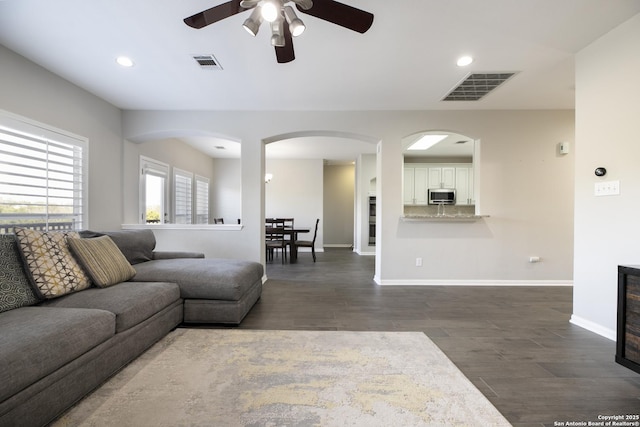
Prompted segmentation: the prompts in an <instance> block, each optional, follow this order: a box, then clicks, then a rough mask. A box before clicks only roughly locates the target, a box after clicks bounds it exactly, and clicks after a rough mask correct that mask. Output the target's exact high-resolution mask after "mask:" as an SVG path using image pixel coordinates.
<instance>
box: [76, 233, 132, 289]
mask: <svg viewBox="0 0 640 427" xmlns="http://www.w3.org/2000/svg"><path fill="white" fill-rule="evenodd" d="M67 242H68V243H69V246H70V247H71V251H72V252H73V254H74V255H75V256H76V258H78V261H80V264H82V266H83V267H84V269H85V270H86V271H87V273H89V276H91V280H93V283H94V284H95V285H96V286H99V287H101V288H106V287H107V286H111V285H115V284H116V283H120V282H126V281H127V280H129V279H131V278H132V277H133V276H135V274H136V270H135V269H134V268H133V267H132V266H131V264H129V261H127V259H126V258H125V257H124V255H123V254H122V252H121V251H120V249H118V247H117V246H116V244H115V243H114V242H113V240H111V238H110V237H109V236H100V237H95V238H93V239H76V238H71V237H70V238H69V239H67Z"/></svg>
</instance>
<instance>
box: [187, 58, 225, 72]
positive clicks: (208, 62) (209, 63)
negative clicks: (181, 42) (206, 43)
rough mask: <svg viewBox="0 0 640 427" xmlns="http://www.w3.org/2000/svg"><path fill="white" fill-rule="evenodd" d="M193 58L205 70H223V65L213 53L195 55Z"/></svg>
mask: <svg viewBox="0 0 640 427" xmlns="http://www.w3.org/2000/svg"><path fill="white" fill-rule="evenodd" d="M193 59H195V60H196V62H197V63H198V64H199V65H200V68H202V69H203V70H222V66H221V65H220V63H219V62H218V60H217V59H216V58H215V57H214V56H213V55H193Z"/></svg>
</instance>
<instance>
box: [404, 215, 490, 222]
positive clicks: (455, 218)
mask: <svg viewBox="0 0 640 427" xmlns="http://www.w3.org/2000/svg"><path fill="white" fill-rule="evenodd" d="M488 217H489V215H476V214H444V215H442V214H441V215H437V214H409V215H403V216H402V217H401V219H402V220H403V221H408V222H474V221H478V220H480V219H482V218H488Z"/></svg>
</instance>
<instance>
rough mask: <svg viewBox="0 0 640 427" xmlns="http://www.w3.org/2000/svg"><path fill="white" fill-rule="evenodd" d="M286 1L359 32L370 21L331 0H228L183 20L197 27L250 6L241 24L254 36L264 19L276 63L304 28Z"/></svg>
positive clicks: (290, 56)
mask: <svg viewBox="0 0 640 427" xmlns="http://www.w3.org/2000/svg"><path fill="white" fill-rule="evenodd" d="M289 2H292V3H294V4H295V6H296V8H297V9H298V10H299V11H300V12H302V13H306V14H307V15H311V16H315V17H316V18H320V19H324V20H325V21H328V22H331V23H334V24H336V25H340V26H341V27H344V28H348V29H350V30H353V31H357V32H359V33H364V32H366V31H367V30H368V29H369V28H370V27H371V25H372V24H373V14H371V13H369V12H365V11H364V10H360V9H357V8H355V7H352V6H348V5H346V4H343V3H339V2H337V1H334V0H230V1H227V2H226V3H222V4H220V5H218V6H214V7H212V8H210V9H207V10H203V11H202V12H199V13H196V14H195V15H193V16H189V17H188V18H185V19H184V22H185V24H187V25H188V26H190V27H193V28H196V29H200V28H204V27H206V26H207V25H211V24H213V23H216V22H218V21H221V20H223V19H225V18H228V17H230V16H233V15H236V14H238V13H241V12H244V11H246V10H249V9H253V12H252V13H251V15H250V16H249V18H247V19H246V20H245V21H244V24H243V27H244V28H245V29H246V30H247V31H248V32H249V33H250V34H251V35H253V36H255V35H256V34H258V30H259V28H260V24H261V23H262V22H263V21H267V22H269V23H270V25H271V44H272V45H273V46H274V47H275V50H276V59H277V61H278V63H281V64H282V63H286V62H291V61H293V60H294V59H295V54H294V52H293V39H292V37H296V36H298V35H300V34H302V32H303V31H304V29H305V25H304V23H303V22H302V21H301V20H300V19H299V18H298V17H297V16H296V13H295V11H294V9H293V7H291V6H290V5H286V3H289ZM285 22H286V23H287V25H285Z"/></svg>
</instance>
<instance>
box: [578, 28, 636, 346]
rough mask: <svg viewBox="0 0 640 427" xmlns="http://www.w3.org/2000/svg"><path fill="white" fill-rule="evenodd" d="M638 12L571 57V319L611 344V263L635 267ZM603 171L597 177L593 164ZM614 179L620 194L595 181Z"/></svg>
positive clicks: (613, 326)
mask: <svg viewBox="0 0 640 427" xmlns="http://www.w3.org/2000/svg"><path fill="white" fill-rule="evenodd" d="M638 52H640V15H636V16H635V17H634V18H632V19H631V20H629V21H627V22H626V23H625V24H623V25H621V26H619V27H618V28H616V29H614V30H613V31H611V32H610V33H608V34H607V35H605V36H604V37H602V38H601V39H600V40H598V41H596V42H595V43H593V44H592V45H590V46H589V47H587V48H585V49H584V50H582V51H581V52H579V53H578V55H577V62H576V144H575V145H576V146H575V152H576V175H575V183H576V193H575V210H576V215H575V265H574V301H573V302H574V309H573V316H572V322H574V323H577V324H579V325H581V326H584V327H586V328H588V329H591V330H593V331H595V332H598V333H600V334H601V335H604V336H607V337H609V338H611V339H615V329H616V295H617V266H618V265H621V264H640V251H639V250H638V249H637V248H636V244H635V243H636V242H637V241H639V240H640V225H639V224H640V223H639V219H638V212H639V211H640V166H639V160H638V159H640V142H639V140H638V133H639V132H638V118H640V104H639V103H638V99H639V98H640V86H639V85H638V84H637V80H638V76H639V75H640V55H638ZM599 166H603V167H605V168H606V169H607V174H606V175H605V176H604V177H602V178H598V177H596V176H595V175H594V169H595V168H596V167H599ZM611 180H619V181H620V195H619V196H610V197H595V196H594V184H595V183H597V182H601V181H611Z"/></svg>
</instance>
